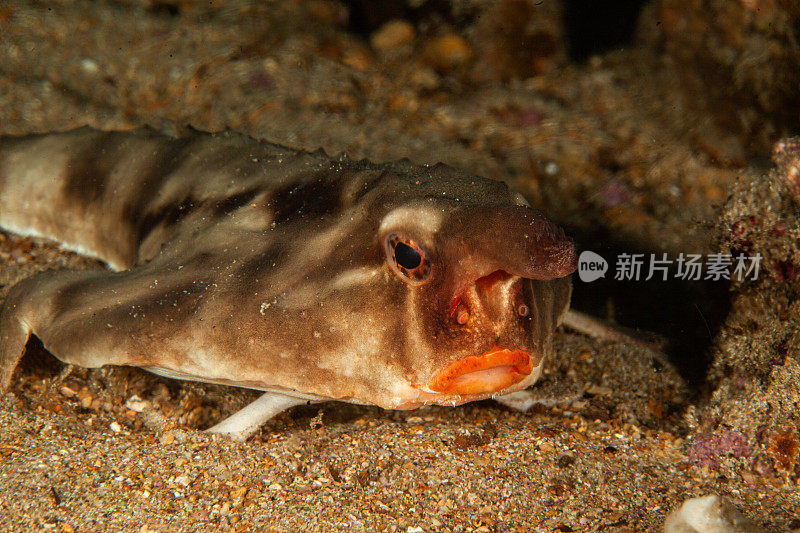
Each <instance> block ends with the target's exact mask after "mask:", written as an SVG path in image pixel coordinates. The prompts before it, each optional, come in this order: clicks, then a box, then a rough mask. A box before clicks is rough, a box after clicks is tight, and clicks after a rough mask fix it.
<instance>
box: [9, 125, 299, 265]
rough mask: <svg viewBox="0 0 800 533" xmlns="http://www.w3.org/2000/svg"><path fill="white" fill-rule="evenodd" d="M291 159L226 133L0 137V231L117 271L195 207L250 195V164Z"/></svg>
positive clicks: (80, 131)
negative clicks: (54, 244)
mask: <svg viewBox="0 0 800 533" xmlns="http://www.w3.org/2000/svg"><path fill="white" fill-rule="evenodd" d="M291 155H293V153H292V152H290V151H288V150H287V149H284V148H282V147H279V146H276V145H271V144H268V143H260V142H258V141H256V140H254V139H251V138H249V137H245V136H241V135H235V134H228V133H222V134H217V135H212V134H202V133H197V132H194V133H191V134H189V135H187V136H185V137H181V138H177V139H176V138H171V137H168V136H165V135H162V134H159V133H157V132H155V131H153V130H149V129H142V130H136V131H131V132H102V131H96V130H92V129H89V128H81V129H78V130H73V131H69V132H65V133H53V134H44V135H29V136H24V137H2V138H0V228H3V229H6V230H9V231H12V232H14V233H17V234H20V235H25V236H36V237H44V238H49V239H53V240H56V241H59V242H61V243H62V244H63V245H64V246H65V247H67V248H68V249H72V250H74V251H77V252H80V253H82V254H84V255H88V256H91V257H96V258H98V259H101V260H103V261H105V262H106V263H108V265H109V266H110V267H111V268H112V269H114V270H122V269H126V268H129V267H131V266H133V265H135V264H136V263H137V262H138V261H139V260H140V259H141V257H140V256H141V251H142V246H144V245H146V244H147V243H146V241H147V240H148V239H150V240H151V241H156V244H158V243H159V242H163V241H164V239H165V234H168V233H169V232H170V231H171V230H172V229H173V227H174V226H175V225H177V224H178V223H179V222H180V220H181V219H182V218H183V217H184V216H186V215H187V214H189V213H190V212H193V211H196V208H198V207H200V204H202V205H203V206H204V207H206V208H211V209H213V208H214V202H215V198H216V199H218V200H217V203H220V202H231V201H236V200H237V198H239V200H246V199H248V198H249V197H252V195H254V194H255V191H254V190H253V188H254V185H253V183H254V180H253V179H252V178H255V174H257V173H258V169H259V163H263V160H264V159H265V158H274V157H282V156H291ZM201 178H202V179H201ZM262 183H263V181H262ZM242 194H244V196H241V195H242ZM237 195H240V196H237Z"/></svg>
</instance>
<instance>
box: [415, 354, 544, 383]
mask: <svg viewBox="0 0 800 533" xmlns="http://www.w3.org/2000/svg"><path fill="white" fill-rule="evenodd" d="M532 370H533V367H532V366H531V356H530V355H529V354H528V353H527V352H523V351H522V350H509V349H507V348H499V347H497V346H495V347H494V348H492V349H491V350H489V351H487V352H485V353H483V354H481V355H472V356H470V357H467V358H466V359H461V360H460V361H456V362H455V363H452V364H450V365H448V366H447V367H446V368H444V369H443V370H440V371H439V372H438V373H437V374H436V375H435V376H434V378H433V379H432V380H431V382H430V383H429V384H428V388H429V389H430V390H432V391H436V392H443V393H447V394H486V393H491V392H496V391H500V390H503V389H505V388H508V387H510V386H511V385H514V384H516V383H519V382H520V381H522V380H523V379H525V378H526V377H528V375H529V374H530V373H531V371H532Z"/></svg>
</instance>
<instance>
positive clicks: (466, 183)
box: [0, 128, 575, 408]
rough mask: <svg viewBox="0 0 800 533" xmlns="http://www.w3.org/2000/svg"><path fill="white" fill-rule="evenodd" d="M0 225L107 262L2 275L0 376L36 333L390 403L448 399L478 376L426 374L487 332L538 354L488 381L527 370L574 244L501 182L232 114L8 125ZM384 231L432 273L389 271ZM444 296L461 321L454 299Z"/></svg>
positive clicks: (211, 378) (560, 297)
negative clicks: (242, 125)
mask: <svg viewBox="0 0 800 533" xmlns="http://www.w3.org/2000/svg"><path fill="white" fill-rule="evenodd" d="M0 226H2V227H3V228H5V229H7V230H10V231H13V232H16V233H20V234H23V235H37V236H42V237H47V238H51V239H54V240H56V241H59V242H61V243H63V244H64V245H65V246H66V247H68V248H72V249H75V250H77V251H79V252H82V253H85V254H87V255H92V256H95V257H98V258H100V259H101V260H103V261H105V262H107V264H108V265H109V267H110V269H111V270H96V271H78V272H71V271H57V272H47V273H44V274H40V275H37V276H34V277H33V278H30V279H28V280H24V281H23V282H21V283H19V284H17V285H16V286H15V287H13V288H12V289H11V291H10V293H9V295H8V298H7V300H6V302H5V304H4V307H3V308H2V309H0V387H1V388H2V389H3V390H5V389H6V388H8V386H9V385H10V382H11V375H12V372H13V370H14V368H15V366H16V365H17V363H18V361H19V359H20V357H21V356H22V354H23V352H24V347H25V344H26V343H27V341H28V338H29V336H30V335H36V336H37V337H38V338H39V339H40V340H41V341H42V342H43V344H44V346H45V347H46V348H47V349H48V350H49V351H50V352H51V353H53V355H55V356H56V357H58V358H59V359H61V360H63V361H65V362H68V363H71V364H76V365H79V366H84V367H99V366H102V365H106V364H113V365H132V366H138V367H142V368H145V369H148V370H151V371H153V372H156V373H159V374H162V375H167V376H171V377H176V378H181V379H195V380H199V381H206V382H213V383H225V384H231V385H238V386H241V387H248V388H254V389H260V390H266V391H278V392H283V393H286V394H290V395H293V396H297V397H302V398H309V399H323V398H332V399H337V400H343V401H350V402H355V403H365V404H376V405H380V406H382V407H386V408H410V407H415V406H418V405H421V404H424V403H439V404H451V405H454V404H457V403H463V402H465V401H470V400H474V399H479V398H483V397H487V396H489V395H490V394H480V395H453V394H438V393H434V392H432V391H430V390H429V389H428V388H427V386H426V384H427V383H428V382H429V381H430V380H431V379H432V378H433V376H434V375H435V374H436V372H437V371H439V370H440V369H442V368H445V367H446V366H447V365H449V364H452V363H453V362H455V361H458V360H460V359H464V358H467V357H469V356H474V355H476V354H481V353H483V352H485V351H487V350H489V349H491V348H492V347H493V346H499V347H502V348H509V349H522V350H525V351H526V352H528V353H531V354H533V356H534V358H533V361H532V364H533V367H534V370H533V372H532V373H531V374H530V376H528V378H526V379H525V380H523V381H522V382H520V383H517V384H515V385H514V386H513V387H510V388H508V389H505V390H503V391H495V392H493V393H492V395H494V394H501V393H506V392H511V391H513V390H518V389H520V388H523V387H525V386H527V385H530V384H531V383H533V382H534V381H535V380H536V378H537V377H538V375H539V373H540V372H541V365H542V361H543V360H544V358H545V357H546V356H547V355H548V354H549V353H550V351H551V345H552V337H553V331H554V329H555V327H556V325H557V323H558V322H559V321H560V319H561V317H562V316H563V314H564V313H565V312H566V310H567V307H568V305H569V295H570V290H571V285H570V280H569V274H570V273H571V272H572V271H573V270H574V263H575V252H574V247H573V245H572V243H571V241H569V240H568V239H567V238H566V237H564V234H563V232H561V230H560V229H558V228H557V227H556V226H555V225H553V224H552V223H551V222H549V221H547V220H546V219H545V218H544V217H543V216H542V215H541V214H540V213H538V212H537V211H534V210H532V209H530V208H528V207H525V206H521V205H518V202H516V201H515V200H514V195H513V194H512V193H510V192H509V191H508V189H507V187H506V186H505V185H504V184H502V183H500V182H496V181H492V180H487V179H483V178H479V177H476V176H472V175H468V174H465V173H462V172H459V171H456V170H454V169H452V168H449V167H446V166H444V165H436V166H430V167H420V166H414V165H412V164H410V163H408V162H406V161H400V162H396V163H391V164H384V165H375V164H372V163H369V162H366V161H352V160H349V159H347V158H345V157H340V158H329V157H328V156H326V155H325V154H324V153H322V152H321V151H318V152H314V153H307V152H296V151H293V150H291V149H288V148H284V147H281V146H277V145H273V144H269V143H265V142H259V141H256V140H253V139H251V138H248V137H244V136H240V135H235V134H229V133H223V134H214V135H211V134H204V133H199V132H191V133H189V134H187V135H186V136H185V137H182V138H178V139H173V138H170V137H166V136H163V135H160V134H158V133H155V132H153V131H150V130H138V131H134V132H114V133H105V132H98V131H94V130H90V129H86V128H83V129H79V130H75V131H71V132H66V133H57V134H48V135H39V136H28V137H20V138H3V139H0ZM390 234H394V235H400V236H401V237H402V238H404V239H405V238H407V239H413V241H414V242H415V243H417V244H418V245H419V246H420V247H421V248H422V249H423V250H424V251H425V253H426V254H427V257H428V259H429V260H430V268H431V273H430V277H429V278H428V279H427V280H426V282H425V283H422V284H415V283H409V282H408V281H406V280H404V279H403V278H402V276H400V275H398V273H397V272H395V270H393V268H392V267H391V265H390V262H391V261H393V259H392V258H390V257H387V255H386V251H385V245H384V243H385V241H386V239H387V236H388V235H390ZM498 270H502V271H504V272H505V273H506V274H503V275H500V276H494V277H490V278H484V282H483V283H476V280H478V279H479V278H482V277H484V276H487V275H489V274H491V273H493V272H496V271H498ZM524 278H528V279H531V280H532V281H528V279H524ZM487 279H489V280H491V282H487V281H486V280H487ZM456 297H458V298H460V299H461V302H462V305H465V306H467V308H468V309H469V311H470V314H469V320H468V321H467V322H466V323H465V324H459V323H458V322H457V321H455V320H454V319H453V317H452V314H451V310H452V305H453V301H454V298H456ZM520 304H524V305H526V306H527V307H528V308H529V309H530V313H529V314H528V316H524V317H523V316H520V315H519V313H517V310H518V309H519V306H520Z"/></svg>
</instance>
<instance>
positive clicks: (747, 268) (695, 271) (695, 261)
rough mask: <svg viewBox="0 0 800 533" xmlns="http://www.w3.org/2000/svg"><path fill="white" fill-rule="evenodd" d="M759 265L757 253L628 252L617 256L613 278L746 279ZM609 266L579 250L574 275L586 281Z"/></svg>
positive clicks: (753, 276)
mask: <svg viewBox="0 0 800 533" xmlns="http://www.w3.org/2000/svg"><path fill="white" fill-rule="evenodd" d="M760 266H761V254H758V253H757V254H756V255H753V256H749V255H744V254H739V255H737V256H735V257H734V256H733V255H731V254H723V253H715V254H708V255H706V256H703V255H702V254H684V253H681V254H679V255H678V257H677V258H674V259H669V258H668V256H667V254H665V253H663V254H661V255H660V256H658V255H657V254H628V253H622V254H619V255H618V256H617V261H616V264H615V265H614V267H615V268H614V279H615V280H617V281H650V280H661V281H667V279H670V278H671V279H679V280H684V281H700V280H709V281H720V280H738V281H744V280H746V279H750V280H757V279H758V272H759V268H760ZM608 269H609V265H608V262H607V261H606V260H605V259H604V258H603V257H602V256H601V255H599V254H597V253H595V252H592V251H588V250H587V251H584V252H581V255H580V257H579V258H578V276H579V277H580V279H581V281H585V282H590V281H595V280H596V279H599V278H604V277H605V275H606V272H607V271H608Z"/></svg>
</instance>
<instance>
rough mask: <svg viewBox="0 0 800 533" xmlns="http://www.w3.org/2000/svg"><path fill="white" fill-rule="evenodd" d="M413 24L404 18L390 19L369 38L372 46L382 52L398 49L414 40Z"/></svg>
mask: <svg viewBox="0 0 800 533" xmlns="http://www.w3.org/2000/svg"><path fill="white" fill-rule="evenodd" d="M414 34H415V32H414V26H412V25H411V23H410V22H408V21H405V20H390V21H389V22H387V23H386V24H384V25H383V26H381V27H380V28H379V29H378V30H377V31H376V32H375V33H373V34H372V37H371V38H370V44H371V45H372V48H374V49H375V50H377V51H378V52H382V53H391V52H395V51H398V50H399V49H400V48H401V47H404V46H407V45H410V44H411V43H412V42H413V41H414Z"/></svg>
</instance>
